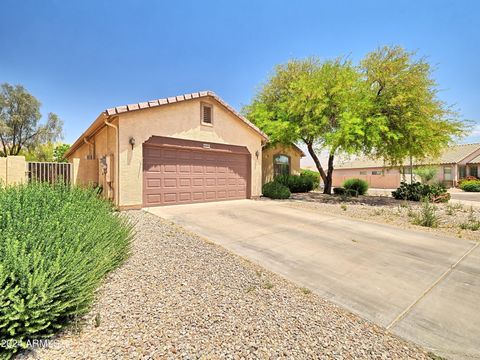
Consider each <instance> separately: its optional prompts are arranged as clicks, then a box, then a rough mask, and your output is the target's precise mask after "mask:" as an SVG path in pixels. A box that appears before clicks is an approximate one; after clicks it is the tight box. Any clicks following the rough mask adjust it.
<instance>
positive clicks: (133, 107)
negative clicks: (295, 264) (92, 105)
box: [105, 91, 268, 140]
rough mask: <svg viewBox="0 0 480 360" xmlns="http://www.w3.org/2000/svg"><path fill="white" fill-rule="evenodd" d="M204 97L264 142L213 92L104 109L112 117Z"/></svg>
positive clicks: (256, 129)
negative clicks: (215, 102) (230, 114)
mask: <svg viewBox="0 0 480 360" xmlns="http://www.w3.org/2000/svg"><path fill="white" fill-rule="evenodd" d="M205 97H212V98H214V99H215V100H216V101H218V102H219V103H220V104H221V105H222V106H223V107H224V108H226V109H227V110H228V111H230V112H231V113H232V114H233V115H235V116H236V117H238V118H239V119H240V120H242V121H243V122H244V123H245V124H247V125H248V126H249V127H250V128H252V129H253V130H255V131H256V132H258V133H259V134H260V135H261V136H262V137H263V138H265V139H266V140H267V139H268V136H267V135H266V134H265V133H264V132H263V131H262V130H260V129H259V128H258V127H256V126H255V125H254V124H252V123H251V122H250V121H249V120H248V119H247V118H246V117H244V116H242V115H241V114H240V113H239V112H238V111H236V110H235V109H234V108H233V107H231V106H230V105H229V104H227V103H226V102H225V101H224V100H223V99H222V98H221V97H220V96H218V95H217V94H215V93H214V92H213V91H199V92H194V93H190V94H183V95H177V96H171V97H167V98H162V99H157V100H150V101H145V102H140V103H134V104H129V105H122V106H116V107H113V108H109V109H106V110H105V113H106V114H107V115H108V116H112V115H117V114H122V113H125V112H130V111H136V110H143V109H148V108H154V107H157V106H162V105H168V104H173V103H178V102H182V101H187V100H193V99H199V98H205Z"/></svg>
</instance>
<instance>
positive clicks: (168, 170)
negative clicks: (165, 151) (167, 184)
mask: <svg viewBox="0 0 480 360" xmlns="http://www.w3.org/2000/svg"><path fill="white" fill-rule="evenodd" d="M163 172H165V173H176V172H177V165H168V164H166V165H163Z"/></svg>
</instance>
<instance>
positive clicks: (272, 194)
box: [262, 181, 290, 199]
mask: <svg viewBox="0 0 480 360" xmlns="http://www.w3.org/2000/svg"><path fill="white" fill-rule="evenodd" d="M262 192H263V196H266V197H269V198H270V199H288V198H289V197H290V190H289V189H288V187H286V186H285V185H282V184H280V183H279V182H276V181H271V182H268V183H266V184H265V185H263V188H262Z"/></svg>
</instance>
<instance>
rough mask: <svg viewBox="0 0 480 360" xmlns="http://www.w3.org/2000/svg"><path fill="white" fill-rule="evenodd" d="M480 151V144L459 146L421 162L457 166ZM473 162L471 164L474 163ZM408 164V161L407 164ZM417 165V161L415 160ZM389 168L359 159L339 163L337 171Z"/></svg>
mask: <svg viewBox="0 0 480 360" xmlns="http://www.w3.org/2000/svg"><path fill="white" fill-rule="evenodd" d="M479 149H480V143H475V144H458V145H452V146H449V147H447V148H446V149H445V150H444V151H443V153H442V154H441V155H440V156H439V157H438V158H436V159H426V160H423V161H421V164H423V165H436V164H438V165H442V164H456V163H458V162H460V161H462V160H463V159H465V158H466V157H467V156H468V155H470V154H472V153H473V152H475V151H477V150H479ZM479 157H480V156H479ZM474 160H475V159H474ZM472 161H473V160H471V161H470V162H472ZM405 163H407V161H406V162H405ZM414 163H415V160H414ZM377 167H388V164H385V163H384V162H383V160H381V159H380V160H376V159H371V158H368V157H359V158H357V159H353V160H346V161H339V162H338V163H337V164H336V165H335V168H336V169H362V168H377Z"/></svg>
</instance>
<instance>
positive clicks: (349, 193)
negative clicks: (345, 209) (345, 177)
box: [333, 187, 358, 197]
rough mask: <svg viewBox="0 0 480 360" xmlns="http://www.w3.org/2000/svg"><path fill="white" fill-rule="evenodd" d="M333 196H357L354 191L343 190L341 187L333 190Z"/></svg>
mask: <svg viewBox="0 0 480 360" xmlns="http://www.w3.org/2000/svg"><path fill="white" fill-rule="evenodd" d="M333 194H334V195H342V196H354V197H357V196H358V192H357V190H355V189H345V188H343V187H336V188H333Z"/></svg>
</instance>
